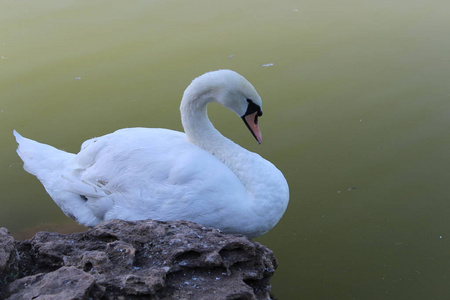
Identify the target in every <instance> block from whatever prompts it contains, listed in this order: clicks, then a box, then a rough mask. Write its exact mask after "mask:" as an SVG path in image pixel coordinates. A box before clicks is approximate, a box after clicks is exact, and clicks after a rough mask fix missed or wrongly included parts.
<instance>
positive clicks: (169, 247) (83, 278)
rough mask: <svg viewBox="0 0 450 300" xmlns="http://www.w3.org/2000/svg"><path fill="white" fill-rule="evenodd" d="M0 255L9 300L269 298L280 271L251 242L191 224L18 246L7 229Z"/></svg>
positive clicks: (101, 231)
mask: <svg viewBox="0 0 450 300" xmlns="http://www.w3.org/2000/svg"><path fill="white" fill-rule="evenodd" d="M17 253H19V255H17ZM0 254H1V256H0V275H1V277H0V278H3V283H4V284H3V285H2V286H0V298H8V297H9V299H100V298H102V299H196V300H197V299H198V300H201V299H208V300H209V299H270V297H271V295H270V278H271V277H272V275H273V273H274V271H275V268H276V267H277V261H276V259H275V257H274V255H273V253H272V251H270V250H269V249H268V248H266V247H264V246H262V245H260V244H258V243H256V242H253V241H251V240H250V239H248V238H247V237H244V236H241V235H232V234H222V233H220V232H219V231H218V230H216V229H212V228H208V227H204V226H201V225H198V224H195V223H192V222H187V221H170V222H159V221H152V220H145V221H135V222H131V221H121V220H112V221H107V222H104V223H102V224H100V225H98V226H96V227H94V228H92V229H89V230H88V231H86V232H83V233H74V234H58V233H51V232H39V233H37V234H36V235H35V236H34V237H33V238H32V239H30V240H26V241H16V242H15V244H14V242H13V239H12V237H11V236H10V235H9V234H8V233H7V231H3V232H2V231H1V230H0ZM11 273H13V274H16V275H15V276H10V277H8V275H7V274H11ZM17 274H18V275H17ZM18 277H20V279H17V278H18Z"/></svg>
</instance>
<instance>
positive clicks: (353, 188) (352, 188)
mask: <svg viewBox="0 0 450 300" xmlns="http://www.w3.org/2000/svg"><path fill="white" fill-rule="evenodd" d="M348 190H349V191H352V190H356V187H350V188H348Z"/></svg>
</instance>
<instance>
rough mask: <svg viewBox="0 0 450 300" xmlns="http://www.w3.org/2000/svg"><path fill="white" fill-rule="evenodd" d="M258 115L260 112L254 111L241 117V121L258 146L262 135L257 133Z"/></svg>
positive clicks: (259, 132)
mask: <svg viewBox="0 0 450 300" xmlns="http://www.w3.org/2000/svg"><path fill="white" fill-rule="evenodd" d="M260 115H261V113H260V112H258V111H255V112H254V113H252V114H248V115H245V116H243V117H242V120H244V123H245V125H247V127H248V129H250V132H251V133H252V134H253V136H254V137H255V139H256V141H257V142H258V144H261V142H262V134H261V131H259V127H258V117H259V116H260Z"/></svg>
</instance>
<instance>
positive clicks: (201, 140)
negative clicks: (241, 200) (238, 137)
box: [180, 93, 248, 180]
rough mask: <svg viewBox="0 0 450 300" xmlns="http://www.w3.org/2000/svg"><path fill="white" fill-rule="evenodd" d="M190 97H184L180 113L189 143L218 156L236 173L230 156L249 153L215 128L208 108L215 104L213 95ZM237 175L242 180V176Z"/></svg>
mask: <svg viewBox="0 0 450 300" xmlns="http://www.w3.org/2000/svg"><path fill="white" fill-rule="evenodd" d="M188 96H189V95H188ZM188 96H187V95H185V96H184V97H183V100H182V101H181V107H180V111H181V122H182V124H183V128H184V131H185V133H186V135H187V137H188V139H189V141H190V142H191V143H193V144H195V145H197V146H198V147H200V148H202V149H204V150H206V151H208V152H209V153H211V154H212V155H214V156H216V157H217V158H218V159H219V160H221V161H222V162H223V163H225V164H226V165H227V166H228V167H229V168H230V169H231V170H232V171H234V172H235V173H236V171H235V170H234V169H233V165H234V163H233V155H230V153H245V152H248V151H247V150H245V149H244V148H242V147H241V146H239V145H237V144H235V143H234V142H232V141H231V140H229V139H227V138H226V137H224V136H223V135H222V134H221V133H220V132H219V131H218V130H217V129H216V128H214V126H213V124H212V123H211V121H210V120H209V118H208V113H207V108H206V107H207V105H208V103H210V102H214V98H213V97H212V96H211V95H209V94H208V93H205V94H200V95H195V96H196V97H195V98H193V97H188ZM236 175H238V176H239V177H240V178H241V176H240V174H236ZM242 179H243V178H241V180H242Z"/></svg>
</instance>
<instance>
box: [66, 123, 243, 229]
mask: <svg viewBox="0 0 450 300" xmlns="http://www.w3.org/2000/svg"><path fill="white" fill-rule="evenodd" d="M64 177H65V179H66V180H65V184H64V189H65V190H66V191H70V192H71V193H74V194H77V195H78V199H81V200H84V201H85V206H87V207H89V209H91V210H92V211H93V213H94V215H95V216H96V217H98V218H100V219H112V218H121V219H128V220H130V219H147V218H152V219H161V220H163V219H174V218H175V219H190V220H193V219H196V220H197V219H199V218H201V217H199V215H204V216H207V215H208V214H212V213H213V212H216V213H215V214H216V215H217V211H220V210H221V209H222V208H223V207H225V206H227V205H229V203H226V202H225V201H221V199H220V197H225V196H227V197H229V198H232V199H239V198H241V197H240V194H241V193H246V191H245V188H244V187H243V185H242V183H241V182H240V181H239V180H238V178H236V176H235V175H234V173H232V172H231V171H230V170H229V169H228V168H227V167H226V166H225V165H224V164H223V163H221V162H220V161H219V160H217V158H215V157H214V156H212V155H211V154H209V153H207V152H206V151H204V150H202V149H200V148H198V147H196V146H195V145H193V144H191V143H190V142H188V141H187V138H186V136H185V134H183V133H180V132H176V131H171V130H166V129H147V128H131V129H122V130H119V131H116V132H114V133H112V134H109V135H105V136H103V137H100V138H96V139H91V140H89V141H87V142H85V143H84V144H83V146H82V150H81V151H80V153H79V154H77V156H76V158H75V159H74V160H73V162H72V165H71V168H68V169H67V170H66V172H65V174H64ZM218 195H221V196H218ZM71 214H72V215H75V216H76V218H77V220H78V221H79V222H82V223H83V221H82V219H83V216H77V215H76V212H72V213H71Z"/></svg>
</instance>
